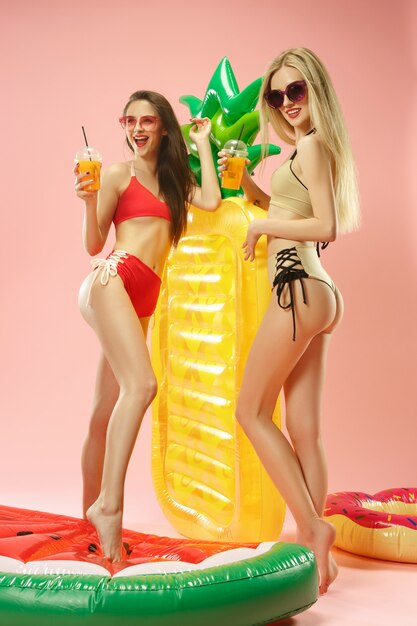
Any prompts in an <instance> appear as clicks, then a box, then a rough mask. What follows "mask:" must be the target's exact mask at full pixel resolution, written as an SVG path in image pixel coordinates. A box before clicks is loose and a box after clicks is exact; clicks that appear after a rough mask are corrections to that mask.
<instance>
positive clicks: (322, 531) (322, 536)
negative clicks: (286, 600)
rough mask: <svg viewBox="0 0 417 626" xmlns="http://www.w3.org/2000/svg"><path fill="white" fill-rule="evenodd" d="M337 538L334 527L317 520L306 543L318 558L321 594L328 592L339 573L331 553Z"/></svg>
mask: <svg viewBox="0 0 417 626" xmlns="http://www.w3.org/2000/svg"><path fill="white" fill-rule="evenodd" d="M335 538H336V530H335V528H334V526H333V525H332V524H329V522H325V521H324V520H322V519H320V518H317V519H316V520H315V521H314V522H313V525H312V529H311V534H310V537H309V539H308V541H306V544H307V547H308V548H310V550H312V551H313V552H314V554H315V557H316V561H317V568H318V570H319V590H320V593H321V594H323V593H326V592H327V589H328V588H329V585H331V583H332V582H333V581H334V580H335V578H336V576H337V573H338V568H337V564H336V562H335V560H334V558H333V556H332V554H331V552H330V549H331V547H332V545H333V544H334V540H335Z"/></svg>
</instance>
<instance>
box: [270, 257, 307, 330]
mask: <svg viewBox="0 0 417 626" xmlns="http://www.w3.org/2000/svg"><path fill="white" fill-rule="evenodd" d="M294 257H295V258H294ZM284 263H286V265H284ZM297 265H298V266H299V267H296V266H297ZM300 268H301V269H300ZM303 278H308V274H307V273H306V271H305V270H304V268H303V266H302V264H301V261H300V259H299V258H298V255H297V250H296V249H295V248H285V249H284V250H281V251H280V252H278V254H277V256H276V273H275V278H274V282H273V283H272V289H274V288H275V287H276V288H277V299H278V304H279V306H280V307H281V309H285V310H288V309H291V313H292V327H293V335H292V340H293V341H295V334H296V326H295V306H294V291H293V285H292V283H293V282H294V281H295V280H299V281H300V284H301V290H302V292H303V302H304V304H307V300H306V294H305V290H304V283H303ZM287 284H288V288H289V292H290V301H289V303H288V304H287V305H284V304H283V303H282V302H281V299H282V294H283V291H284V287H285V285H287Z"/></svg>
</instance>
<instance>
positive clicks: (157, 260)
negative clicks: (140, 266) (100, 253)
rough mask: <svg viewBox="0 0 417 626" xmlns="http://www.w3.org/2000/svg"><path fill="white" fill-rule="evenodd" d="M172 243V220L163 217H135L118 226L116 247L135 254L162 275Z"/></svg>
mask: <svg viewBox="0 0 417 626" xmlns="http://www.w3.org/2000/svg"><path fill="white" fill-rule="evenodd" d="M171 243H172V235H171V222H169V221H168V220H166V219H164V218H162V217H134V218H131V219H129V220H126V221H124V222H121V223H120V224H119V225H118V226H117V228H116V241H115V244H114V249H115V250H124V251H125V252H128V253H129V254H133V255H134V256H136V257H138V258H139V259H140V260H141V261H142V262H143V263H145V265H147V266H148V267H150V268H151V269H152V270H153V271H154V272H155V273H156V274H158V276H161V275H162V272H163V269H164V265H165V261H166V258H167V256H168V253H169V251H170V248H171Z"/></svg>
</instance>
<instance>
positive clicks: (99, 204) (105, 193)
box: [76, 165, 121, 256]
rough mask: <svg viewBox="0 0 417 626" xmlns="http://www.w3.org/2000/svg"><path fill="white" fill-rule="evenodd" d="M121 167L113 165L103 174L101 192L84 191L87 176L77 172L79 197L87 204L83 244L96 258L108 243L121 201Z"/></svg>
mask: <svg viewBox="0 0 417 626" xmlns="http://www.w3.org/2000/svg"><path fill="white" fill-rule="evenodd" d="M120 167H121V166H120V165H112V166H110V167H109V168H108V169H107V170H105V172H104V174H103V178H102V180H101V188H100V191H99V192H96V191H83V186H85V185H88V181H86V182H85V184H84V183H82V182H81V181H80V179H81V177H82V176H85V174H82V175H80V174H78V172H77V170H76V175H77V177H76V185H78V186H79V188H78V190H77V196H78V197H79V198H81V199H82V200H84V202H85V212H84V221H83V242H84V247H85V249H86V250H87V252H88V253H89V254H90V255H91V256H94V255H96V254H98V253H99V252H101V250H102V249H103V247H104V244H105V243H106V239H107V235H108V233H109V230H110V226H111V223H112V219H113V215H114V212H115V210H116V207H117V202H118V199H119V193H118V187H119V183H120V173H121V172H120Z"/></svg>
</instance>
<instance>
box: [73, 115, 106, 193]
mask: <svg viewBox="0 0 417 626" xmlns="http://www.w3.org/2000/svg"><path fill="white" fill-rule="evenodd" d="M81 129H82V131H83V135H84V141H85V147H84V148H81V150H79V151H78V152H77V154H76V155H75V159H74V160H75V163H76V164H78V173H79V174H83V173H84V172H85V176H83V177H82V178H81V182H84V181H87V180H92V182H91V183H90V184H89V185H86V186H85V187H83V191H98V190H99V189H100V172H101V163H102V158H101V154H100V152H99V151H98V150H96V148H92V147H91V146H89V145H88V141H87V135H86V134H85V130H84V126H81Z"/></svg>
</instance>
